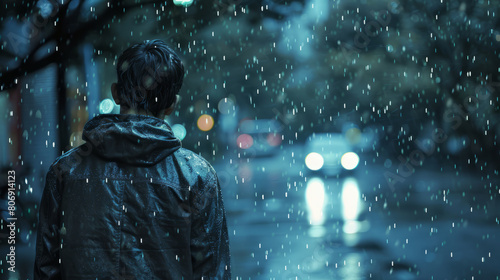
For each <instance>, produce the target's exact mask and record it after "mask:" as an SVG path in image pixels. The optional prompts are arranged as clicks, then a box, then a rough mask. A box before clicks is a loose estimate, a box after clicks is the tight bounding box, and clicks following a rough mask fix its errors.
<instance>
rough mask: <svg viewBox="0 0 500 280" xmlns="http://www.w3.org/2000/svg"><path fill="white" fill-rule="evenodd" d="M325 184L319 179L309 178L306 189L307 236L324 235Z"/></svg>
mask: <svg viewBox="0 0 500 280" xmlns="http://www.w3.org/2000/svg"><path fill="white" fill-rule="evenodd" d="M326 200H327V197H326V194H325V184H324V182H323V180H322V179H320V178H311V179H310V180H309V181H308V182H307V187H306V203H307V210H308V212H309V224H310V225H311V228H310V229H309V235H310V236H312V237H321V236H323V235H324V234H325V233H326V230H325V228H324V227H323V223H324V222H325V215H324V213H323V210H324V206H325V204H326Z"/></svg>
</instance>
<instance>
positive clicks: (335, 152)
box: [305, 133, 359, 176]
mask: <svg viewBox="0 0 500 280" xmlns="http://www.w3.org/2000/svg"><path fill="white" fill-rule="evenodd" d="M305 151H306V153H305V154H306V157H305V164H306V166H307V168H308V169H309V170H311V171H316V172H321V173H323V174H325V175H327V176H333V175H337V174H341V173H344V172H346V171H350V170H353V169H355V168H356V167H357V166H358V163H359V156H358V155H357V154H356V153H355V152H354V150H353V148H352V145H351V144H350V143H349V140H348V138H346V136H345V135H344V134H341V133H313V134H312V135H311V136H310V137H309V138H308V139H307V142H306V145H305Z"/></svg>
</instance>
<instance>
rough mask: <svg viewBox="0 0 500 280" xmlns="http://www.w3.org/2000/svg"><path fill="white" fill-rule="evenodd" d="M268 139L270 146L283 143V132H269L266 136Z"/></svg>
mask: <svg viewBox="0 0 500 280" xmlns="http://www.w3.org/2000/svg"><path fill="white" fill-rule="evenodd" d="M266 141H267V143H268V144H269V146H272V147H276V146H279V145H280V144H281V141H282V139H281V134H279V133H269V134H268V135H267V137H266Z"/></svg>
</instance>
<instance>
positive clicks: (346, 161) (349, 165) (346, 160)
mask: <svg viewBox="0 0 500 280" xmlns="http://www.w3.org/2000/svg"><path fill="white" fill-rule="evenodd" d="M358 163H359V156H358V155H357V154H356V153H353V152H348V153H345V154H344V155H342V158H341V159H340V164H342V167H344V168H345V169H347V170H353V169H354V168H356V166H358Z"/></svg>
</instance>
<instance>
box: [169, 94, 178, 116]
mask: <svg viewBox="0 0 500 280" xmlns="http://www.w3.org/2000/svg"><path fill="white" fill-rule="evenodd" d="M179 101H181V97H180V95H178V94H176V95H175V101H174V103H172V105H170V107H168V108H167V109H165V116H168V115H170V114H172V113H173V112H174V111H175V107H176V106H177V103H179Z"/></svg>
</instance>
